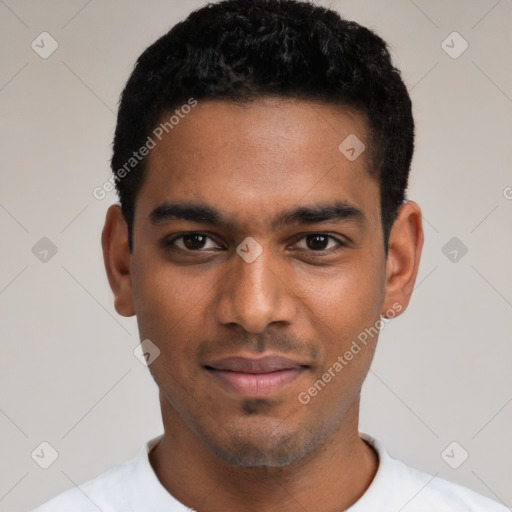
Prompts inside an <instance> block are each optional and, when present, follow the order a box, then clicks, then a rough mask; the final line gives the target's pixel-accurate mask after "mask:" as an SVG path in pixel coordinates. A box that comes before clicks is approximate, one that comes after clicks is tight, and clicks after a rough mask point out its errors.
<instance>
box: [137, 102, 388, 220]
mask: <svg viewBox="0 0 512 512" xmlns="http://www.w3.org/2000/svg"><path fill="white" fill-rule="evenodd" d="M169 117H170V116H169V115H166V116H164V117H163V118H162V119H163V121H164V122H165V120H167V119H169ZM174 121H176V119H175V120H174ZM367 133H368V132H367V129H366V125H365V122H364V120H363V118H362V117H361V116H359V115H358V114H357V113H355V112H353V111H350V110H348V109H346V108H343V107H339V106H333V105H329V104H325V103H312V102H305V101H298V100H283V99H270V98H267V99H265V100H258V101H254V102H251V103H234V102H223V101H207V102H199V103H198V104H197V106H195V107H194V108H193V109H191V111H190V112H189V113H188V114H182V115H181V116H180V118H179V122H178V123H176V124H173V125H172V128H169V127H168V133H166V132H165V131H164V133H163V136H161V140H158V139H155V142H156V145H155V147H154V148H153V149H152V150H151V151H150V153H149V155H148V157H147V164H146V170H145V172H146V176H145V180H144V184H143V186H142V189H141V191H140V193H139V195H138V199H137V207H136V211H138V212H141V213H142V212H144V214H145V215H146V216H147V215H149V212H150V211H152V210H153V209H154V208H155V207H157V206H158V205H160V204H162V203H165V202H176V201H193V202H194V203H201V204H208V205H210V206H214V207H215V208H217V209H218V210H221V211H222V212H223V213H225V215H226V216H228V217H229V216H231V217H236V218H237V220H238V221H239V222H241V223H243V222H250V223H252V225H253V226H255V225H256V224H258V223H261V224H262V225H263V224H265V222H266V220H269V221H270V219H275V215H276V213H278V212H279V211H281V210H286V209H289V208H290V207H291V206H293V205H300V204H301V203H304V204H312V203H319V202H321V203H328V202H331V203H333V202H339V201H345V202H347V203H348V204H352V205H354V206H355V207H357V208H358V209H361V210H366V212H367V213H366V215H368V216H370V217H371V216H372V215H373V216H375V215H378V213H377V212H378V210H379V194H378V184H377V182H376V180H375V179H374V178H373V177H371V176H370V174H369V172H368V170H367V169H368V164H369V159H368V157H369V155H368V153H369V152H368V151H367V150H366V148H367V147H368V143H369V140H368V135H367ZM344 141H348V142H344ZM340 144H341V150H340ZM358 144H359V145H358ZM363 144H364V146H363ZM352 147H354V151H351V149H352ZM362 148H365V149H364V150H363V152H362V153H361V154H360V155H359V156H358V157H357V158H355V159H354V158H353V156H354V153H355V152H356V151H357V152H359V151H361V149H362ZM347 149H348V150H349V152H348V153H347V151H346V150H347ZM356 156H357V154H356Z"/></svg>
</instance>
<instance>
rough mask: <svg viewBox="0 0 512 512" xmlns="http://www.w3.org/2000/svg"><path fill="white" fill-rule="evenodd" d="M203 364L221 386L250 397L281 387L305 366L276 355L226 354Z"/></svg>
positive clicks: (290, 381)
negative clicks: (244, 355)
mask: <svg viewBox="0 0 512 512" xmlns="http://www.w3.org/2000/svg"><path fill="white" fill-rule="evenodd" d="M204 367H205V369H206V370H207V371H208V372H209V373H210V374H211V375H212V376H213V377H214V378H215V379H216V381H217V382H218V383H220V384H221V385H222V386H223V387H224V388H227V389H229V390H231V391H235V392H236V393H237V394H242V395H245V396H253V397H255V396H264V395H269V394H272V393H276V392H278V391H280V390H282V389H283V388H285V387H287V386H288V385H289V384H291V383H292V382H293V381H295V380H296V379H297V378H298V377H299V376H300V375H301V374H302V373H303V372H304V371H305V370H306V369H307V365H303V364H300V363H298V362H297V361H294V360H293V359H289V358H287V357H282V356H277V355H269V356H265V357H261V358H257V359H256V358H250V357H240V356H234V357H226V358H223V359H217V360H215V361H211V362H209V363H208V364H206V365H205V366H204Z"/></svg>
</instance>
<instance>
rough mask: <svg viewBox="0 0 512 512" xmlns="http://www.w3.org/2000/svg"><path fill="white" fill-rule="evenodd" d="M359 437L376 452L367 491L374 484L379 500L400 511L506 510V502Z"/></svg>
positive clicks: (480, 511)
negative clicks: (374, 470) (373, 473)
mask: <svg viewBox="0 0 512 512" xmlns="http://www.w3.org/2000/svg"><path fill="white" fill-rule="evenodd" d="M361 437H362V438H363V439H365V440H366V441H367V442H369V443H370V444H371V445H372V446H373V447H374V448H375V450H376V451H377V453H378V455H379V459H380V462H379V469H378V471H377V475H376V477H375V480H374V482H373V483H372V485H371V486H370V488H369V490H371V489H372V487H375V488H374V490H375V491H378V492H377V494H379V495H380V499H381V503H385V502H389V503H390V504H392V508H394V507H398V509H399V510H403V512H431V511H432V510H435V511H436V512H509V509H508V508H507V507H506V506H505V505H502V504H501V503H498V502H496V501H494V500H491V499H489V498H487V497H485V496H483V495H481V494H479V493H477V492H475V491H472V490H471V489H468V488H466V487H463V486H462V485H459V484H455V483H453V482H449V481H448V480H445V479H444V478H441V477H438V476H437V475H429V474H427V473H424V472H423V471H420V470H418V469H415V468H412V467H410V466H407V465H406V464H404V463H403V462H401V461H398V460H396V459H393V458H392V457H390V456H389V454H388V453H387V452H386V450H385V449H384V447H383V446H382V444H381V443H379V442H378V441H377V440H376V439H374V438H372V437H370V436H368V435H366V434H363V435H362V436H361ZM374 483H375V484H377V485H375V486H374ZM386 510H387V509H386Z"/></svg>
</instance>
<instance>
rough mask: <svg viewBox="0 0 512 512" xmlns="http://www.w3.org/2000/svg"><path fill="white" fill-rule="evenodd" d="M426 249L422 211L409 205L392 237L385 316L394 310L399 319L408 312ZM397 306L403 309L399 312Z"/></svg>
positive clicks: (405, 205)
mask: <svg viewBox="0 0 512 512" xmlns="http://www.w3.org/2000/svg"><path fill="white" fill-rule="evenodd" d="M422 248H423V226H422V216H421V210H420V207H419V206H418V205H417V204H416V203H415V202H413V201H406V202H405V203H404V204H402V206H401V207H400V210H399V212H398V217H397V218H396V220H395V222H394V223H393V227H392V229H391V233H390V235H389V244H388V255H387V259H386V296H385V300H384V305H383V311H382V314H383V315H384V316H386V312H387V311H390V310H391V309H392V310H393V311H395V313H394V315H393V316H397V313H398V314H401V313H402V312H403V311H405V309H406V307H407V305H408V304H409V300H410V298H411V294H412V291H413V288H414V283H415V281H416V276H417V274H418V268H419V264H420V257H421V250H422ZM397 304H399V305H400V306H401V307H400V308H399V309H398V308H397V306H396V305H397Z"/></svg>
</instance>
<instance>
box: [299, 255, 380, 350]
mask: <svg viewBox="0 0 512 512" xmlns="http://www.w3.org/2000/svg"><path fill="white" fill-rule="evenodd" d="M297 282H298V283H300V284H299V287H298V288H299V290H298V292H297V296H298V297H300V298H301V300H302V301H303V302H304V303H305V306H306V307H305V308H304V311H305V312H307V313H308V314H309V316H310V321H311V322H312V323H316V324H317V325H318V327H319V329H324V330H325V331H326V335H328V333H330V337H331V338H333V337H336V339H338V340H340V341H341V340H342V339H345V340H346V339H347V338H349V337H351V336H357V334H358V333H359V332H360V331H361V330H364V329H365V327H368V326H369V325H371V324H373V323H375V321H376V319H378V318H379V315H380V310H381V307H382V304H383V300H384V274H383V271H382V268H380V266H379V265H378V263H376V262H375V258H373V257H371V255H370V254H368V253H366V254H365V253H364V252H363V251H358V255H357V257H356V258H353V259H352V260H351V261H350V262H348V261H347V263H346V264H341V265H339V266H337V267H336V268H329V269H326V270H325V271H322V272H316V273H315V274H313V273H311V272H309V273H303V274H302V275H301V276H299V278H298V280H297Z"/></svg>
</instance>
